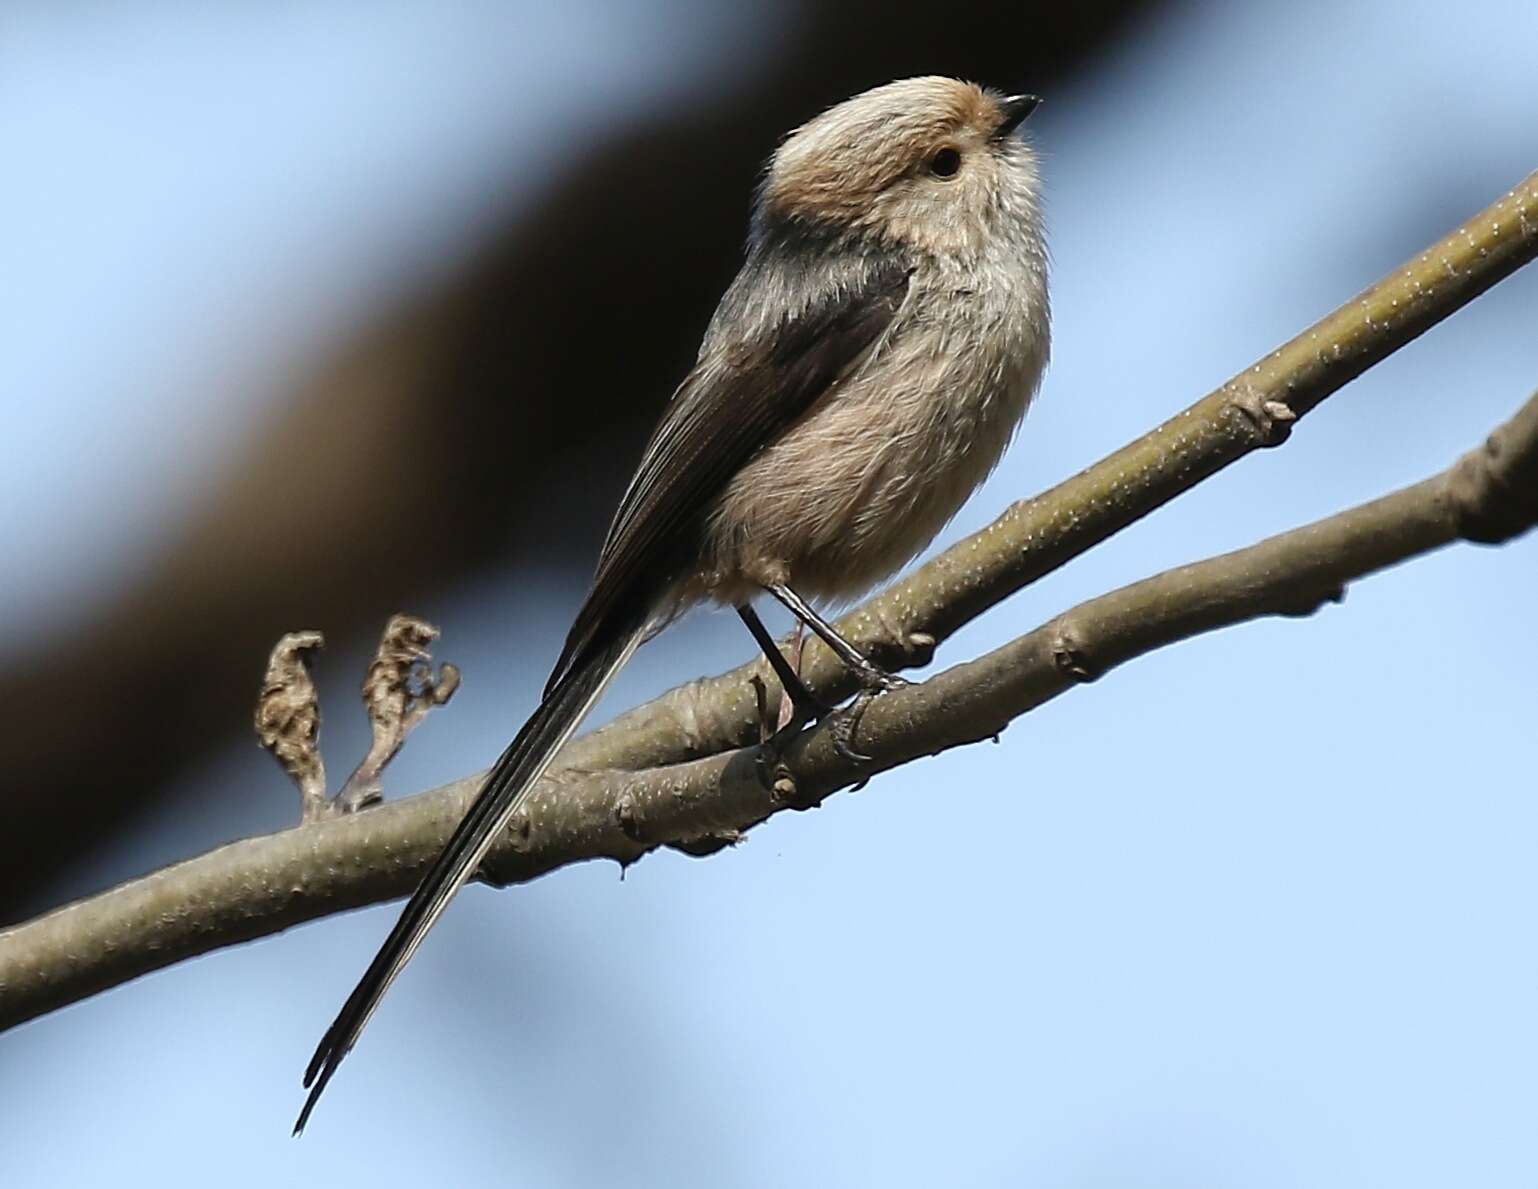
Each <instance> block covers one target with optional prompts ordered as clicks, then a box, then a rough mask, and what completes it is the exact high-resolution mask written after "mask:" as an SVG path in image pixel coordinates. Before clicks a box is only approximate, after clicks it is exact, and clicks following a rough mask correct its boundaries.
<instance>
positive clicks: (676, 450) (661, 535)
mask: <svg viewBox="0 0 1538 1189" xmlns="http://www.w3.org/2000/svg"><path fill="white" fill-rule="evenodd" d="M752 265H753V262H751V261H750V263H749V266H748V267H747V268H745V269H744V274H743V275H742V276H741V277H739V278H738V283H737V284H735V285H733V287H732V291H730V292H728V294H727V296H726V298H724V299H723V302H722V306H723V311H728V310H730V303H731V302H732V301H733V299H734V295H735V294H736V293H737V292H738V291H740V290H741V289H744V288H747V289H750V290H754V291H757V292H760V293H761V292H763V291H764V290H766V289H767V290H768V291H770V292H771V293H773V292H774V290H775V289H776V288H777V286H775V285H773V284H772V283H766V281H767V278H765V277H764V276H763V275H762V269H760V270H758V271H757V272H755V271H754V269H753V267H752ZM911 274H912V270H911V269H910V268H908V267H906V266H905V265H902V264H901V263H899V262H897V261H883V260H865V261H861V262H859V267H858V268H857V270H854V271H853V274H852V275H850V276H849V283H847V284H843V285H839V286H837V287H829V288H828V289H827V290H826V292H825V295H824V296H821V297H819V298H817V299H814V300H813V301H812V302H810V303H808V304H807V306H806V307H805V308H803V309H802V310H801V311H800V312H799V313H797V314H795V315H794V316H792V317H787V318H785V319H783V320H781V321H779V322H773V321H766V322H765V323H763V329H762V330H761V331H760V332H759V333H758V334H757V335H756V336H755V337H754V338H750V339H745V340H738V341H733V342H725V343H723V342H720V341H719V338H720V337H721V336H720V335H716V331H717V329H718V328H719V327H722V326H723V325H725V326H730V325H731V323H732V319H731V318H723V316H722V314H720V313H718V314H717V317H716V321H715V323H713V324H712V334H713V335H714V336H715V337H716V339H717V341H712V340H711V339H707V342H706V346H705V349H704V350H703V351H702V352H701V354H700V360H699V362H698V363H697V364H696V365H695V367H694V369H693V370H692V371H691V372H690V373H689V375H688V376H687V377H686V378H685V379H684V382H683V383H682V384H681V385H679V388H678V391H677V392H676V393H675V394H674V396H673V399H672V401H671V402H670V403H669V405H668V407H667V409H666V411H665V412H664V413H663V417H662V421H661V422H660V423H659V425H658V426H657V429H656V430H655V432H654V433H653V434H652V438H651V441H650V442H649V443H648V444H647V447H646V451H645V454H644V455H643V456H642V458H641V463H640V466H639V467H638V468H637V470H636V474H635V477H634V478H633V479H632V480H631V481H630V487H629V489H628V490H627V491H626V492H625V495H624V498H623V499H622V500H621V502H620V506H619V510H618V511H617V512H616V513H615V515H614V521H613V524H612V525H611V526H610V528H609V536H608V539H607V540H606V541H605V542H604V547H603V552H602V554H601V555H600V557H599V559H598V570H597V573H596V575H595V576H594V579H593V589H592V592H591V593H590V594H589V596H588V599H587V602H586V603H585V604H584V605H583V607H582V610H581V612H580V613H579V614H578V616H577V620H576V622H575V623H574V624H573V625H572V629H571V633H570V634H569V635H568V636H567V639H566V647H565V649H564V650H563V652H562V654H561V659H560V660H559V661H558V662H557V663H556V666H555V670H554V672H553V673H552V675H551V678H550V688H554V686H555V684H556V682H558V681H559V680H560V678H561V677H562V675H563V674H565V673H566V672H567V671H569V670H570V669H571V668H572V667H573V666H574V665H576V664H577V663H579V661H580V660H581V658H582V657H583V656H584V655H585V653H586V652H587V651H588V650H589V649H591V648H595V647H602V646H603V644H604V636H605V625H606V624H607V623H609V622H610V621H611V620H613V619H614V612H615V611H616V609H618V608H620V607H622V606H625V605H627V604H629V603H631V602H632V601H634V600H635V599H636V598H637V596H638V594H639V593H640V592H641V589H642V587H643V585H649V584H655V583H665V582H669V581H671V580H672V579H674V578H676V577H677V575H676V574H673V573H670V572H668V571H667V566H668V560H669V559H670V558H671V557H672V556H673V554H672V552H671V547H672V546H673V545H675V543H676V542H678V541H679V540H687V534H689V533H691V532H693V531H696V526H697V524H698V519H699V517H700V516H701V515H702V514H703V513H704V512H705V510H706V509H707V508H708V507H709V506H710V502H711V501H712V500H713V499H714V498H715V496H716V495H718V494H719V493H720V492H721V490H722V489H723V488H724V487H725V486H726V484H727V483H728V482H729V481H730V479H731V478H732V476H733V475H735V474H736V473H737V472H738V471H739V470H741V469H742V467H743V466H744V465H746V464H747V463H748V461H749V460H751V459H752V457H753V456H754V455H755V454H756V453H757V452H758V451H759V450H761V449H762V448H763V447H764V446H766V445H767V444H768V443H770V442H772V441H773V440H774V439H775V438H776V437H777V436H778V435H779V434H780V433H782V432H783V431H784V430H785V429H786V428H788V427H789V426H790V424H791V423H792V422H793V421H795V420H796V418H797V417H799V416H801V414H802V413H804V412H805V411H806V410H807V409H808V408H810V407H811V406H812V404H814V403H815V402H816V400H817V399H818V397H820V396H821V395H822V394H823V393H824V392H826V391H827V389H828V388H829V386H830V385H832V384H833V383H834V381H836V380H837V379H839V377H840V376H842V375H843V374H844V372H845V371H847V370H848V368H849V367H850V366H851V365H852V364H853V363H855V362H856V361H857V360H858V359H859V358H860V356H861V354H862V353H863V352H864V351H865V350H867V349H868V348H869V347H870V346H871V345H872V344H874V343H875V342H876V340H877V339H878V338H879V337H880V336H881V333H882V332H883V331H884V330H886V328H887V327H888V326H889V325H891V322H892V319H893V318H894V317H896V315H897V311H898V309H899V307H901V305H902V301H903V298H904V296H905V295H906V293H907V289H908V278H909V277H910V276H911ZM846 275H849V274H846ZM782 291H783V290H782ZM742 320H743V321H746V320H748V319H747V318H743V319H742Z"/></svg>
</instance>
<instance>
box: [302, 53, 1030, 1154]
mask: <svg viewBox="0 0 1538 1189" xmlns="http://www.w3.org/2000/svg"><path fill="white" fill-rule="evenodd" d="M1039 102H1040V100H1039V99H1038V98H1037V97H1036V96H1034V95H1006V94H1004V93H1002V92H999V91H996V90H993V89H989V88H985V87H982V86H979V85H976V84H974V83H970V82H966V81H963V80H959V79H952V78H946V77H940V76H924V77H917V78H908V79H901V80H898V81H895V82H891V83H886V84H884V85H881V86H877V87H874V88H872V89H870V90H867V91H864V92H862V93H860V94H858V95H855V96H854V97H852V98H850V99H847V100H845V101H843V102H841V103H838V104H836V105H834V106H832V107H830V108H828V109H827V110H825V111H823V112H822V113H821V114H819V115H817V116H815V117H814V118H812V119H811V120H809V121H807V122H806V123H804V124H802V125H801V126H800V127H798V128H796V129H794V130H793V131H792V132H790V133H789V134H788V135H787V136H786V137H785V139H784V140H783V141H782V142H781V143H780V145H779V146H778V148H777V149H776V150H775V151H774V153H773V155H772V156H771V157H770V159H769V162H768V164H767V166H766V167H765V169H764V172H763V174H762V176H761V179H760V182H759V185H758V188H757V192H756V195H755V199H754V203H753V211H752V216H751V219H750V223H749V230H748V237H747V243H746V248H745V252H744V257H743V261H742V264H741V267H740V270H739V271H738V273H737V275H736V277H735V279H734V280H733V281H732V282H731V284H730V286H729V287H728V288H727V290H726V292H725V293H724V295H723V296H722V298H721V301H720V304H719V305H718V307H717V309H716V311H715V314H714V315H713V316H712V318H711V320H710V322H709V324H708V326H707V328H706V330H705V334H704V337H703V340H702V342H701V346H700V349H699V354H698V356H697V358H696V361H695V363H694V365H693V367H692V368H691V369H690V370H689V372H688V374H687V375H686V376H685V377H684V379H683V381H682V383H680V384H679V386H678V388H677V390H676V391H675V392H674V393H673V396H672V398H671V399H670V400H669V402H668V403H667V405H666V407H665V408H664V411H663V413H662V415H661V418H660V420H659V422H658V424H657V426H656V428H655V430H654V432H653V433H652V435H651V438H650V440H649V442H648V443H647V445H646V447H645V450H644V451H643V454H642V457H641V461H640V463H639V465H638V466H637V468H636V470H635V473H634V476H633V477H632V479H631V480H630V483H629V486H628V487H627V488H626V489H625V492H624V495H623V497H622V498H621V499H620V502H619V505H618V508H617V510H616V512H615V514H614V517H613V521H612V523H611V525H610V527H609V531H608V534H607V536H606V538H605V540H604V542H603V546H602V548H601V550H600V553H599V559H598V563H597V567H596V571H595V574H594V578H593V582H592V586H591V588H590V591H589V593H588V595H587V597H586V600H585V601H584V602H583V604H582V606H581V608H580V610H579V611H578V612H577V615H576V617H575V620H574V621H573V623H572V626H571V629H570V632H569V634H568V635H567V638H566V641H565V646H564V648H563V649H562V651H561V653H560V656H559V659H558V660H557V661H556V663H555V666H554V668H553V669H552V671H551V673H550V677H549V680H548V683H547V684H546V686H545V689H544V694H543V697H542V699H541V701H540V703H539V705H538V707H537V708H536V709H535V710H534V712H533V714H532V715H531V716H530V718H529V719H528V721H527V722H526V723H525V724H524V726H523V727H522V729H521V730H519V731H518V733H517V735H516V736H515V738H514V739H513V741H512V743H511V744H509V745H508V747H507V749H506V750H505V751H504V752H503V753H502V755H501V756H500V758H499V759H498V760H497V761H496V763H495V764H494V765H493V766H492V768H491V769H490V771H489V773H488V774H487V776H486V777H485V779H484V782H483V784H482V786H481V788H480V791H479V793H478V794H477V796H476V797H475V799H474V800H473V802H472V803H471V805H470V808H469V809H468V810H467V812H466V813H465V816H464V818H463V820H462V821H461V822H460V823H459V825H458V827H457V828H456V829H455V831H454V833H453V835H452V836H451V838H450V840H449V842H448V843H447V844H446V845H445V847H444V849H443V850H442V852H441V853H440V854H439V855H438V857H437V858H436V860H435V861H434V862H433V863H432V865H431V866H430V867H429V869H428V871H427V873H426V875H425V876H424V877H423V879H422V882H421V884H420V886H419V887H418V888H417V890H416V891H415V893H413V895H412V896H411V897H410V899H409V900H408V901H407V903H406V905H405V907H404V908H403V909H402V911H401V914H400V917H399V918H398V920H397V922H396V924H395V926H394V927H393V928H392V929H391V931H390V933H389V935H388V937H387V938H386V940H385V941H384V943H383V945H382V947H381V948H380V950H379V952H378V954H377V955H376V956H375V958H374V959H373V961H372V962H371V963H370V964H369V966H368V969H367V970H366V972H365V973H364V975H363V977H362V979H361V980H360V981H359V983H358V985H357V987H356V988H355V989H354V990H353V992H352V994H351V995H350V996H349V997H348V999H347V1000H346V1002H345V1004H344V1005H343V1007H342V1009H341V1011H340V1013H339V1014H338V1015H337V1017H336V1019H335V1021H334V1022H333V1023H332V1025H331V1027H330V1028H329V1029H328V1030H327V1032H326V1033H325V1035H324V1037H323V1038H322V1040H321V1042H320V1044H319V1046H318V1047H317V1049H316V1051H315V1055H314V1057H313V1059H312V1060H311V1062H310V1064H309V1066H308V1068H307V1069H306V1071H305V1076H304V1085H305V1087H306V1089H307V1090H308V1091H309V1093H308V1096H307V1097H306V1100H305V1103H304V1106H303V1109H302V1110H301V1112H300V1115H299V1117H298V1120H297V1121H296V1123H295V1125H294V1134H295V1135H298V1134H299V1133H300V1132H302V1131H303V1130H304V1127H305V1125H306V1123H307V1122H308V1121H309V1118H310V1114H311V1112H312V1111H313V1110H314V1108H315V1104H316V1102H317V1101H318V1100H319V1098H320V1095H321V1094H322V1092H323V1091H324V1090H325V1088H326V1086H327V1084H328V1083H329V1082H330V1080H331V1078H332V1076H333V1075H334V1074H335V1073H336V1070H337V1068H338V1066H339V1065H340V1063H341V1061H342V1059H343V1058H344V1057H345V1056H346V1055H347V1053H348V1052H349V1051H350V1050H351V1049H352V1047H353V1045H354V1043H355V1042H356V1041H357V1039H358V1036H359V1034H360V1033H361V1032H362V1030H363V1028H364V1026H365V1025H366V1024H367V1023H368V1021H369V1018H370V1017H371V1016H372V1014H373V1012H374V1009H375V1008H376V1007H377V1006H378V1004H379V1001H380V999H381V997H382V996H383V995H384V993H385V991H386V990H387V989H388V988H389V986H390V984H391V983H392V982H393V981H394V979H395V978H396V976H397V975H398V974H399V973H400V971H401V970H402V968H403V967H404V966H405V965H406V963H407V962H408V961H409V960H410V959H411V957H412V955H413V954H414V953H415V952H416V950H417V948H418V946H420V944H421V943H422V939H423V937H424V936H425V935H426V934H427V932H428V930H429V929H430V928H431V927H432V926H433V924H434V923H435V922H436V921H437V920H438V918H439V917H440V915H441V914H442V913H443V911H444V909H445V908H446V907H447V905H448V903H449V901H450V900H451V899H452V897H453V896H454V894H455V893H456V892H457V891H458V890H459V888H460V887H462V886H463V885H464V883H465V882H466V881H468V880H469V879H470V878H471V877H472V876H473V874H474V873H475V870H476V868H477V866H478V865H479V864H480V862H481V860H482V859H483V858H484V856H485V854H486V852H487V851H488V849H489V848H490V847H491V845H492V843H493V842H494V840H495V839H496V837H497V835H498V834H499V833H500V832H501V831H502V830H503V829H504V828H505V827H506V825H507V823H508V821H509V820H510V818H511V817H512V815H513V814H514V812H516V810H517V809H518V807H519V806H520V805H521V804H522V803H523V801H524V800H525V799H526V798H527V796H528V795H529V792H530V790H531V789H532V788H533V787H534V785H535V783H536V782H537V781H538V780H539V779H540V777H541V775H542V774H543V773H544V772H545V770H546V768H547V767H548V765H549V764H550V762H551V760H552V759H553V757H554V756H555V754H556V752H557V751H558V750H559V749H560V748H561V747H562V745H564V744H565V742H566V741H567V740H568V739H569V738H570V737H571V735H572V734H573V732H574V731H575V730H576V729H577V727H578V725H579V724H580V723H581V722H582V720H583V719H584V718H585V717H586V715H587V714H588V712H589V711H590V710H591V709H592V707H593V705H594V703H595V702H596V701H597V700H598V698H599V696H600V695H601V694H602V693H603V691H604V689H605V687H606V686H607V685H608V684H609V682H610V681H611V680H612V679H613V677H614V675H615V674H616V673H617V672H618V671H619V670H620V668H621V667H623V665H624V664H625V663H626V662H627V661H628V660H629V659H630V657H631V656H632V654H633V653H634V652H635V650H636V648H637V647H638V646H640V644H642V643H643V642H644V641H646V640H648V639H650V638H651V637H653V636H655V635H656V634H657V633H658V632H660V631H661V630H662V629H663V628H664V627H666V626H667V625H668V624H669V623H671V622H672V621H673V620H674V619H676V618H677V617H678V616H679V615H680V614H681V613H682V612H683V611H685V610H687V609H689V608H691V607H694V606H696V605H698V604H702V603H703V604H717V605H720V606H724V607H730V608H734V609H735V610H736V612H737V614H738V615H739V616H740V617H741V618H742V620H743V622H744V624H746V626H747V628H748V630H749V631H750V632H751V634H752V635H753V638H754V640H755V641H756V642H757V643H758V645H759V647H760V648H761V649H762V650H763V651H764V654H765V656H766V658H767V659H768V661H769V663H770V664H771V666H772V667H773V670H774V672H775V674H776V676H777V678H778V679H779V681H780V682H781V684H782V685H783V687H784V689H785V693H786V695H787V697H788V699H789V700H790V701H791V703H792V705H793V706H794V708H795V712H796V713H795V717H794V719H793V725H804V724H805V723H806V722H807V721H808V720H813V719H815V720H821V719H823V718H825V717H826V716H827V715H828V714H829V713H830V710H829V708H828V707H827V706H825V705H823V704H822V703H821V702H820V701H819V700H818V699H817V697H816V696H815V695H813V694H812V692H811V691H810V690H809V689H808V688H807V687H806V686H805V684H804V683H803V682H802V681H801V679H800V677H799V675H798V673H797V672H796V670H795V668H794V667H793V666H792V665H791V664H790V663H789V661H788V660H787V659H786V658H785V657H784V656H783V654H782V653H781V652H780V650H779V648H778V646H777V645H776V644H775V642H774V640H773V638H772V637H771V636H770V634H769V632H768V630H767V629H766V628H765V627H764V624H763V622H762V620H761V619H760V618H759V617H758V614H757V612H756V611H755V610H754V607H753V603H754V600H755V599H756V598H757V597H759V596H761V595H764V594H768V595H769V596H771V597H773V598H774V599H776V600H777V601H779V602H780V603H781V604H783V605H784V606H785V607H786V608H787V609H788V610H789V611H790V612H791V613H792V615H793V616H795V618H796V619H797V620H798V621H800V623H801V624H802V625H804V626H805V627H806V628H808V629H810V630H811V631H812V632H813V633H814V634H816V635H817V636H818V637H820V638H821V639H822V640H823V641H824V642H825V643H826V644H827V645H828V646H829V647H830V648H831V649H832V651H833V652H834V653H835V655H836V656H837V657H838V658H839V659H840V660H841V661H842V662H843V663H844V664H845V665H846V666H848V667H849V669H850V670H851V671H852V672H853V674H854V675H855V677H856V678H857V679H858V684H859V687H860V691H861V692H860V695H859V697H860V698H862V699H868V698H870V697H875V696H879V695H880V693H881V692H882V691H885V690H887V689H890V688H892V687H894V686H895V685H897V684H900V683H901V679H900V678H897V677H895V676H894V675H892V674H890V673H887V672H885V671H884V670H882V669H881V668H879V667H878V666H877V665H875V664H874V663H873V662H872V661H870V660H869V659H868V658H867V657H865V656H864V655H863V654H862V653H861V651H860V650H859V649H858V648H857V647H856V646H855V645H853V644H852V643H850V642H849V641H848V640H846V639H845V638H844V637H843V636H842V635H841V634H840V633H839V632H838V630H837V629H836V628H835V627H834V626H833V624H832V623H830V622H829V621H828V620H827V619H826V618H825V617H824V615H823V613H822V612H821V611H819V610H818V607H819V606H821V607H827V606H832V605H836V604H838V603H841V602H845V601H848V600H852V599H854V598H856V597H858V596H859V595H861V594H863V593H864V592H866V591H868V590H870V589H871V588H872V587H874V586H875V585H876V584H878V583H879V582H881V581H883V580H885V579H886V578H888V577H890V576H891V575H892V574H894V573H896V572H897V571H898V570H899V569H901V567H902V566H903V565H905V564H906V563H907V562H909V561H911V560H912V559H913V558H914V557H915V556H916V555H917V554H918V553H919V552H921V551H922V550H923V549H924V547H925V546H927V545H928V544H929V543H930V541H931V540H933V538H934V537H935V535H936V534H937V533H938V532H939V531H940V529H941V528H942V527H943V526H944V525H945V524H946V522H948V521H949V520H950V519H951V517H952V516H953V515H954V514H955V513H956V511H957V510H958V509H959V508H960V506H961V505H962V503H963V502H964V501H965V500H966V498H967V497H968V496H969V495H970V494H971V493H972V491H973V490H974V489H975V488H976V487H977V486H978V484H980V483H981V482H982V481H983V479H984V478H986V477H987V475H988V474H989V473H990V472H991V471H992V470H993V468H994V466H995V465H996V464H997V463H998V461H999V458H1000V457H1001V456H1002V454H1003V452H1004V450H1005V448H1006V446H1007V445H1008V444H1009V442H1010V440H1011V438H1012V437H1013V435H1014V433H1015V431H1016V428H1017V427H1018V425H1019V423H1020V421H1021V419H1022V417H1023V416H1024V414H1025V412H1026V409H1027V408H1028V406H1029V405H1030V403H1031V401H1032V400H1033V398H1034V397H1035V395H1036V392H1037V389H1038V387H1039V384H1040V381H1041V377H1042V373H1043V371H1044V369H1045V367H1046V364H1047V359H1048V355H1049V342H1050V309H1049V302H1048V294H1047V272H1048V259H1047V249H1046V243H1045V237H1044V232H1043V220H1042V209H1041V208H1042V203H1041V183H1040V178H1039V171H1038V161H1037V156H1036V153H1035V151H1034V150H1033V149H1032V147H1031V146H1030V145H1029V144H1028V143H1027V142H1026V141H1025V139H1024V138H1023V137H1022V136H1020V135H1019V134H1018V133H1017V129H1018V128H1019V126H1020V124H1021V123H1022V122H1023V121H1024V120H1025V118H1026V117H1027V116H1029V115H1030V114H1031V112H1032V111H1033V110H1034V109H1035V108H1036V106H1037V105H1038V103H1039ZM840 746H841V747H844V748H848V749H849V753H850V754H852V755H856V756H857V755H858V753H855V752H853V750H852V746H850V744H849V743H848V740H847V736H841V737H840Z"/></svg>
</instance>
